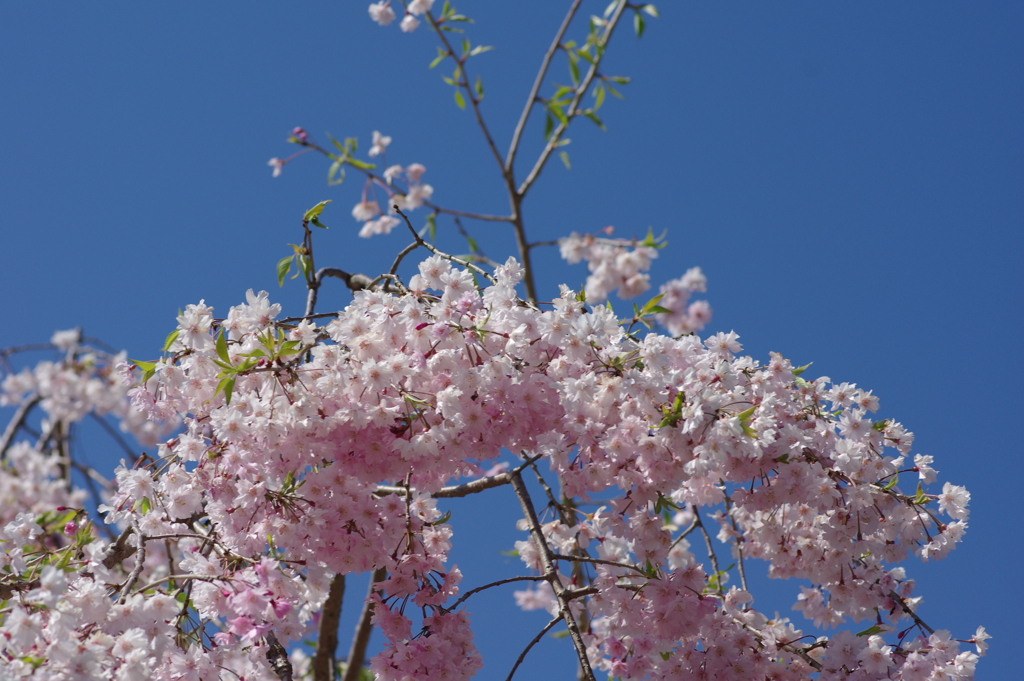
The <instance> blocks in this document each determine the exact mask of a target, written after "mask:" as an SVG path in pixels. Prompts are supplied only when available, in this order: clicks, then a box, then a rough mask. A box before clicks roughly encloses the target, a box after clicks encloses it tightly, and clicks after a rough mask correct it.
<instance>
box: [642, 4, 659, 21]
mask: <svg viewBox="0 0 1024 681" xmlns="http://www.w3.org/2000/svg"><path fill="white" fill-rule="evenodd" d="M640 9H642V10H643V11H645V12H647V13H648V14H650V15H651V16H652V17H654V18H655V19H660V18H661V15H660V14H658V8H657V7H655V6H654V5H652V4H651V3H647V4H646V5H644V6H643V7H641V8H640Z"/></svg>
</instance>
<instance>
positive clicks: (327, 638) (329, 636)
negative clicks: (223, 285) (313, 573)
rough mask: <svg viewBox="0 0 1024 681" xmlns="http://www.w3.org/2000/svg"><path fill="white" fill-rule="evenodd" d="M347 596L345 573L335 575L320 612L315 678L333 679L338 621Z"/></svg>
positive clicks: (317, 680) (314, 661)
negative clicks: (343, 600)
mask: <svg viewBox="0 0 1024 681" xmlns="http://www.w3.org/2000/svg"><path fill="white" fill-rule="evenodd" d="M344 597H345V575H343V574H337V575H334V579H332V580H331V588H330V590H329V591H328V592H327V600H326V601H324V607H323V610H322V611H321V612H320V629H319V632H318V633H319V635H318V636H317V642H316V653H315V654H314V655H313V665H312V666H313V680H314V681H331V680H332V679H333V678H334V669H335V667H336V665H337V663H336V662H335V659H334V652H335V651H336V650H337V649H338V622H339V621H340V620H341V602H342V599H344Z"/></svg>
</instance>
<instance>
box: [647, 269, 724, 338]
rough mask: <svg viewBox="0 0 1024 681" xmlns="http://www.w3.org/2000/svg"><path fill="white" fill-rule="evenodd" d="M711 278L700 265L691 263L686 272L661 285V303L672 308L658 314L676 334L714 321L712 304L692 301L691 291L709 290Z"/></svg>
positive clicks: (681, 333)
mask: <svg viewBox="0 0 1024 681" xmlns="http://www.w3.org/2000/svg"><path fill="white" fill-rule="evenodd" d="M707 284H708V280H707V277H705V276H704V273H703V272H702V271H701V269H700V268H699V267H691V268H690V269H688V270H686V274H684V275H683V276H681V277H679V278H678V279H673V280H672V281H669V282H666V283H664V284H662V285H661V289H660V291H659V292H660V293H661V296H662V297H661V300H659V301H658V305H660V306H661V307H663V308H665V309H666V310H669V312H662V313H659V314H656V315H655V316H654V318H655V319H656V320H657V322H658V323H659V324H661V325H662V326H663V327H665V329H666V330H667V331H668V332H669V334H670V335H672V336H682V335H684V334H687V333H696V332H697V331H700V330H701V329H703V328H704V327H705V326H706V325H707V324H708V322H710V321H711V305H709V304H708V301H706V300H695V301H693V302H690V294H691V293H695V292H700V293H704V292H705V291H707V290H708V288H707Z"/></svg>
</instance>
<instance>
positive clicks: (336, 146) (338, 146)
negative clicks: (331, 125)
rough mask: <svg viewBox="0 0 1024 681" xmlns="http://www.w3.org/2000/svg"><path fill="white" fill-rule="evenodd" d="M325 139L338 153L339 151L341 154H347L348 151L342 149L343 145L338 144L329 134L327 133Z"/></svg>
mask: <svg viewBox="0 0 1024 681" xmlns="http://www.w3.org/2000/svg"><path fill="white" fill-rule="evenodd" d="M327 139H329V140H331V144H333V145H334V146H335V148H336V149H337V150H338V151H340V152H341V153H343V154H347V153H348V149H346V148H345V147H344V145H342V143H341V142H339V141H338V140H336V139H334V138H333V137H332V136H331V133H327ZM345 141H346V142H347V141H348V140H345Z"/></svg>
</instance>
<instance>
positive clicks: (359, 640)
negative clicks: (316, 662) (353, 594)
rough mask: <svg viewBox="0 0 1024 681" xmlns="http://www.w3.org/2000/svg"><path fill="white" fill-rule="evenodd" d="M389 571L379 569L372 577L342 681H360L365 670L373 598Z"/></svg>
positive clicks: (371, 623) (371, 621)
mask: <svg viewBox="0 0 1024 681" xmlns="http://www.w3.org/2000/svg"><path fill="white" fill-rule="evenodd" d="M387 576H388V571H387V570H385V569H384V568H377V569H376V570H374V571H373V575H372V576H371V577H370V586H369V589H368V590H367V593H366V601H365V602H364V603H363V611H362V612H361V613H360V614H359V623H358V624H356V632H355V636H353V637H352V646H351V647H350V648H349V651H348V661H347V663H346V667H345V676H343V677H342V680H341V681H358V679H359V674H360V672H361V671H362V669H363V662H364V661H365V660H366V647H367V646H369V645H370V634H371V633H372V632H373V608H374V606H373V601H372V600H370V598H371V597H372V596H373V592H374V591H375V587H376V586H377V582H383V581H384V580H385V579H387Z"/></svg>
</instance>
